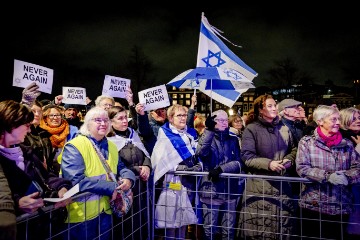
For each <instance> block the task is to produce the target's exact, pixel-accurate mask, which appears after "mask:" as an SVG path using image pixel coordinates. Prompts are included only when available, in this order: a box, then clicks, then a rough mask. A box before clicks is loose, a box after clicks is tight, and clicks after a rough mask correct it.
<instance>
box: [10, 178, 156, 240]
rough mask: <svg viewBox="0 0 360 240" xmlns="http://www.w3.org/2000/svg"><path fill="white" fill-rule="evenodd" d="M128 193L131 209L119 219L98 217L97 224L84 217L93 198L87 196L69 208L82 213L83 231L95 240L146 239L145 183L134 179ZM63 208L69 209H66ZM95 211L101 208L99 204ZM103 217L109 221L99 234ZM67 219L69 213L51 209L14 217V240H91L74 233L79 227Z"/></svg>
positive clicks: (147, 214)
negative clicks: (87, 230) (15, 220)
mask: <svg viewBox="0 0 360 240" xmlns="http://www.w3.org/2000/svg"><path fill="white" fill-rule="evenodd" d="M132 192H133V204H132V207H131V209H130V210H129V212H128V213H127V214H126V215H125V216H123V217H121V218H118V217H116V216H115V215H108V214H106V213H103V214H101V215H100V216H102V217H100V219H99V220H96V219H93V217H91V216H86V213H88V211H87V210H89V209H88V208H87V206H91V205H90V203H91V201H92V200H94V199H95V198H96V197H95V195H93V194H91V193H81V194H78V195H76V196H74V197H73V198H72V204H73V205H71V204H70V205H71V206H72V207H74V206H75V207H78V208H79V209H81V208H83V209H84V210H85V211H82V212H81V213H85V215H84V216H83V217H84V219H87V221H86V223H87V227H89V226H90V228H91V230H94V231H95V232H96V236H95V237H100V238H99V239H117V240H121V239H124V240H125V239H126V240H130V239H134V240H135V239H136V240H143V239H144V240H145V239H150V238H149V236H150V226H151V225H150V222H151V219H150V218H149V217H150V216H151V214H150V208H149V205H150V194H149V191H148V186H147V183H146V182H143V181H141V180H139V179H138V178H137V180H136V184H135V186H134V188H133V189H132ZM74 203H76V205H74ZM67 207H69V205H68V206H67ZM96 207H97V208H101V206H99V204H98V205H97V206H96ZM96 207H95V208H96ZM106 210H109V209H104V211H106ZM79 212H80V211H79ZM90 212H91V211H90ZM103 216H105V218H106V216H110V221H109V224H106V225H108V226H105V227H106V228H107V230H106V231H105V232H102V233H99V231H98V230H99V229H100V228H101V227H104V226H102V223H105V218H103ZM67 219H70V220H71V216H70V215H69V212H68V211H66V209H65V208H62V209H55V208H54V206H53V205H50V206H46V207H43V208H41V209H39V210H38V211H37V212H35V213H32V214H23V215H21V216H19V217H17V236H18V239H26V240H31V239H36V240H39V239H61V240H64V239H74V238H77V239H79V238H80V239H81V240H87V239H93V238H92V237H90V236H89V235H87V234H86V233H85V232H84V231H81V230H79V229H78V227H80V226H81V224H82V223H72V224H68V223H66V222H67ZM92 221H96V222H95V224H93V225H90V222H92ZM106 223H107V222H106ZM94 226H95V227H94ZM82 229H84V228H82Z"/></svg>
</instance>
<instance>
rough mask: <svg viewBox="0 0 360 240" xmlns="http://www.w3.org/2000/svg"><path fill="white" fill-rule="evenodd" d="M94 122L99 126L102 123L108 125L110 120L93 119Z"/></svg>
mask: <svg viewBox="0 0 360 240" xmlns="http://www.w3.org/2000/svg"><path fill="white" fill-rule="evenodd" d="M92 120H93V121H94V122H96V123H97V124H101V123H102V122H104V123H105V124H108V123H109V121H110V120H109V119H108V118H93V119H92Z"/></svg>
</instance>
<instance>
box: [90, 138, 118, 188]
mask: <svg viewBox="0 0 360 240" xmlns="http://www.w3.org/2000/svg"><path fill="white" fill-rule="evenodd" d="M89 140H90V142H91V144H92V145H93V147H94V149H95V151H96V153H97V154H98V156H99V158H100V162H101V163H102V165H103V166H104V168H105V171H106V174H107V175H108V177H109V179H111V180H112V181H113V182H116V183H117V181H116V177H115V174H114V173H113V172H112V171H111V168H110V166H109V164H108V162H107V161H106V159H105V157H104V155H103V154H102V152H101V151H100V149H99V147H98V146H96V144H95V143H94V141H93V140H92V139H90V138H89Z"/></svg>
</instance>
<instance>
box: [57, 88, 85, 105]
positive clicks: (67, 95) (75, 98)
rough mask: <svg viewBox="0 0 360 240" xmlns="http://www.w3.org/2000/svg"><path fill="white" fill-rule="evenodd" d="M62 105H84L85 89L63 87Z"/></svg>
mask: <svg viewBox="0 0 360 240" xmlns="http://www.w3.org/2000/svg"><path fill="white" fill-rule="evenodd" d="M62 89H63V92H62V95H63V99H62V102H63V103H68V104H79V105H86V89H85V88H81V87H63V88H62Z"/></svg>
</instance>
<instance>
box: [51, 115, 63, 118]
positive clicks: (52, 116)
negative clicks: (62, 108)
mask: <svg viewBox="0 0 360 240" xmlns="http://www.w3.org/2000/svg"><path fill="white" fill-rule="evenodd" d="M48 116H49V118H56V117H57V118H58V117H61V114H49V115H48Z"/></svg>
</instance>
